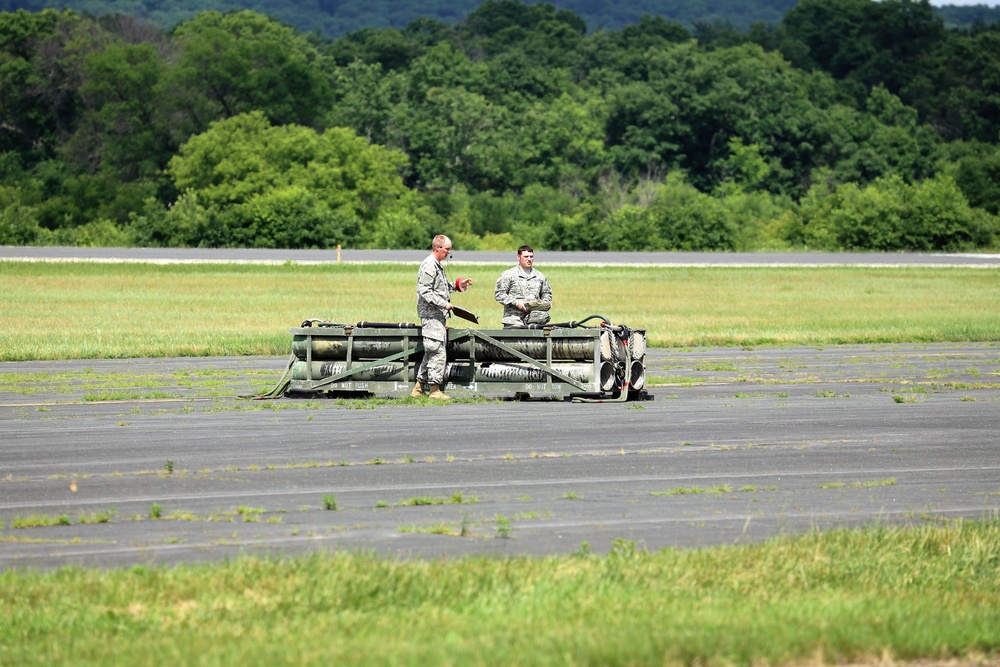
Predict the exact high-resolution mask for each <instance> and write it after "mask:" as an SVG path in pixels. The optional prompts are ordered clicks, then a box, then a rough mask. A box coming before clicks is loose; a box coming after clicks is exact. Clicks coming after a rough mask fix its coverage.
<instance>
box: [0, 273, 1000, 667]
mask: <svg viewBox="0 0 1000 667" xmlns="http://www.w3.org/2000/svg"><path fill="white" fill-rule="evenodd" d="M540 268H542V269H543V270H545V271H546V273H547V274H548V276H549V279H550V281H551V282H552V284H553V287H554V290H555V306H554V308H553V317H554V318H555V319H556V320H569V319H582V318H584V317H586V316H588V315H591V314H600V315H604V316H606V317H608V318H609V319H611V320H612V321H613V322H615V323H623V324H627V325H629V326H631V327H633V328H645V329H646V330H647V331H648V334H649V339H650V342H651V344H653V345H657V346H698V345H744V346H747V345H749V346H763V345H796V344H810V345H826V344H833V343H877V342H931V341H988V340H1000V312H998V310H1000V309H998V308H997V304H1000V272H998V271H996V270H989V269H959V268H954V269H952V268H949V269H939V268H891V269H890V268H879V269H869V268H832V267H831V268H794V269H789V268H705V269H701V268H676V269H673V268H670V269H668V268H655V269H654V268H564V267H552V268H550V269H546V268H545V267H540ZM414 271H415V267H409V266H395V265H365V266H358V265H334V266H301V265H284V266H246V265H193V266H189V265H183V266H169V265H168V266H155V265H139V264H89V263H80V264H29V263H17V262H7V263H0V290H2V293H3V295H4V296H3V297H2V299H0V318H2V321H3V329H2V331H0V360H7V361H10V360H30V359H68V358H119V357H146V356H183V355H258V354H259V355H282V354H287V353H288V351H289V349H290V336H289V334H288V329H289V328H290V327H295V326H298V325H299V323H301V322H302V321H303V320H304V319H307V318H311V317H318V318H323V319H329V320H333V321H338V322H354V321H357V320H362V319H367V320H379V321H415V314H414V312H413V311H414V275H413V274H414ZM451 272H452V273H453V274H454V275H453V277H457V276H458V275H467V276H470V277H472V278H473V279H474V281H475V284H474V286H473V288H472V290H471V291H470V292H468V293H466V294H461V295H456V296H455V299H454V300H455V302H456V303H459V304H460V305H463V306H465V307H466V308H469V309H471V310H473V311H474V312H477V313H478V314H479V315H480V319H481V322H482V324H481V325H480V326H481V327H483V328H496V327H499V319H500V309H499V306H497V304H496V303H495V302H494V301H493V297H492V292H493V282H494V280H495V278H496V276H497V275H498V273H499V269H498V268H497V267H484V266H479V267H477V266H472V267H462V268H461V269H460V270H457V267H452V270H451ZM456 326H463V327H464V326H465V323H464V322H456ZM0 423H2V422H0ZM0 428H5V427H0ZM0 435H2V431H0ZM2 451H3V450H2V445H0V452H2ZM0 465H2V461H0ZM0 472H2V468H0ZM6 528H7V530H5V527H4V526H2V525H0V549H3V548H4V544H5V543H12V542H15V541H16V540H17V539H20V538H18V537H16V536H12V535H11V533H12V532H14V531H12V530H10V528H12V527H11V526H7V527H6ZM998 656H1000V519H998V518H997V517H995V516H984V517H983V518H982V520H981V521H976V522H968V521H965V522H963V521H955V522H942V523H940V524H928V525H916V526H910V527H891V528H890V527H882V526H874V527H870V528H866V529H854V530H837V531H831V532H824V533H820V532H815V533H810V534H807V535H802V536H797V537H786V538H779V539H775V540H771V541H768V542H766V543H762V544H751V545H740V546H733V547H718V548H710V549H698V550H673V549H668V550H664V551H661V552H656V553H646V552H642V551H637V550H636V549H635V546H634V544H632V543H629V542H626V541H621V540H619V541H618V542H616V544H615V546H614V548H613V549H612V551H611V552H610V553H608V554H591V553H589V550H588V549H587V548H586V545H581V548H580V550H579V552H578V553H577V554H574V555H572V556H558V557H557V556H553V557H547V558H511V559H488V558H463V559H458V560H428V561H418V560H414V561H402V562H397V561H392V560H389V559H383V558H378V557H374V556H368V555H364V554H343V553H341V554H335V555H331V556H326V555H312V556H306V557H301V558H287V559H273V560H271V559H263V558H244V559H240V560H236V561H232V562H226V563H217V564H194V565H179V566H176V567H155V568H146V567H136V568H129V569H108V570H99V569H81V568H66V569H61V570H57V571H53V572H37V571H31V570H6V571H2V572H0V665H2V666H6V665H53V664H54V665H102V666H103V665H129V666H131V665H241V666H244V667H247V666H251V665H254V666H255V665H266V666H271V665H341V664H346V665H419V666H423V665H455V666H463V667H464V666H466V665H498V666H499V665H503V666H507V665H526V666H535V665H538V666H548V665H567V666H571V665H595V666H597V665H601V666H603V665H607V666H618V665H621V666H631V665H667V666H683V667H696V666H697V667H730V666H741V667H751V666H753V667H764V666H783V665H787V666H793V665H794V666H800V665H822V664H828V665H839V664H851V663H863V664H870V665H880V666H890V665H893V664H896V663H899V662H910V661H920V664H922V665H926V664H929V663H940V664H942V665H957V664H962V665H972V664H990V665H994V666H996V665H1000V658H998Z"/></svg>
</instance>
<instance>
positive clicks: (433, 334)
mask: <svg viewBox="0 0 1000 667" xmlns="http://www.w3.org/2000/svg"><path fill="white" fill-rule="evenodd" d="M450 253H451V239H450V238H448V237H447V236H445V235H443V234H438V235H437V236H435V237H434V240H433V242H432V244H431V254H430V255H428V256H427V259H425V260H424V261H423V262H421V263H420V269H419V271H418V272H417V316H418V317H419V318H420V327H421V334H422V335H423V341H424V358H423V360H422V361H421V362H420V368H419V369H417V382H416V384H415V385H414V387H413V391H411V392H410V396H413V397H414V398H417V397H420V396H427V397H428V398H432V399H435V400H439V401H447V400H449V399H450V398H451V397H450V396H448V395H447V394H445V393H444V392H443V391H441V387H442V386H443V385H444V381H445V371H446V366H447V361H448V356H447V353H446V351H445V343H446V342H447V338H448V334H447V330H446V329H445V318H446V317H447V316H448V311H449V310H451V309H452V308H453V306H452V305H451V293H452V292H456V291H457V292H464V291H465V290H467V289H468V288H469V285H471V284H472V279H471V278H459V279H457V280H456V281H455V282H454V283H452V282H450V281H449V280H448V276H446V275H445V272H444V267H443V266H441V262H442V261H443V260H444V259H446V258H447V257H449V256H450ZM425 390H426V393H425Z"/></svg>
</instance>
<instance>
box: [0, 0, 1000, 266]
mask: <svg viewBox="0 0 1000 667" xmlns="http://www.w3.org/2000/svg"><path fill="white" fill-rule="evenodd" d="M998 82H1000V27H987V26H984V25H980V26H977V27H976V28H975V29H972V30H954V29H949V28H946V27H945V25H944V24H943V22H942V21H941V19H940V18H938V17H937V15H936V14H935V13H934V11H933V9H932V8H931V7H930V5H929V4H928V3H927V2H926V0H919V1H913V0H885V1H884V2H874V1H873V0H833V1H827V0H802V1H801V2H799V3H798V4H797V5H796V6H795V7H794V8H793V9H791V10H790V11H788V13H787V14H786V15H785V17H784V19H783V20H782V22H781V23H780V24H779V25H766V24H761V23H758V24H754V25H752V26H750V27H749V28H747V29H746V30H743V29H738V28H735V27H733V26H732V25H731V24H725V23H719V22H714V23H713V22H706V23H702V24H698V25H697V26H696V27H695V28H694V29H693V31H692V30H689V29H688V28H686V27H685V26H684V25H682V24H681V23H679V22H677V21H671V20H667V19H664V18H662V17H655V16H652V15H644V16H642V17H641V18H640V19H639V20H638V21H637V22H636V23H633V24H630V25H626V26H624V27H622V28H621V29H620V30H617V31H612V30H599V31H596V32H588V27H587V22H586V21H585V20H584V19H583V18H582V17H581V15H579V14H576V13H574V12H571V11H568V10H565V9H557V8H556V7H555V6H554V5H550V4H525V3H522V2H520V1H519V0H488V1H487V2H485V3H483V4H482V5H480V6H479V7H478V8H477V9H475V11H473V12H472V13H470V14H469V15H468V16H466V17H465V18H464V19H462V20H460V21H458V22H457V23H455V24H454V25H451V24H447V23H444V22H437V21H433V20H428V19H422V20H417V21H413V22H411V23H409V24H408V25H406V26H405V27H404V28H402V29H396V28H384V29H373V28H371V29H365V30H360V31H357V32H354V33H352V34H350V35H348V36H346V37H343V38H340V39H335V40H332V41H324V40H322V39H320V38H318V37H316V36H315V35H309V34H305V33H303V32H300V31H299V30H297V29H296V28H293V27H290V26H288V25H285V24H282V23H279V22H277V21H275V20H274V19H271V18H269V17H266V16H264V15H261V14H257V13H253V12H248V11H243V12H234V13H227V14H221V13H218V12H214V11H208V12H202V13H199V14H197V15H196V16H194V17H193V18H191V19H190V20H187V21H184V22H182V23H180V24H179V25H177V27H176V28H174V29H172V30H171V31H170V32H167V33H164V32H162V31H161V30H160V29H157V28H154V27H151V26H150V25H149V24H145V23H142V22H139V21H137V20H136V19H134V18H129V17H123V16H118V17H113V18H107V17H106V18H100V19H95V18H92V17H89V16H87V15H81V14H77V13H75V12H72V11H52V10H45V11H40V12H37V13H30V12H27V11H17V12H7V13H0V89H2V90H3V92H4V94H3V96H2V98H0V118H2V119H3V120H2V122H0V243H6V244H47V243H60V244H79V245H163V246H183V245H203V246H251V247H332V246H334V245H337V244H342V245H348V246H355V247H357V246H367V247H426V245H427V242H428V238H429V235H430V234H431V233H433V232H438V231H440V232H444V233H448V234H449V235H451V236H452V237H453V238H454V239H455V241H456V243H458V244H459V245H460V246H461V247H465V248H477V247H478V248H504V249H506V248H513V247H516V246H517V245H519V244H520V243H522V242H527V243H531V244H534V245H536V246H538V247H541V248H550V249H566V250H577V249H593V250H601V249H615V250H659V249H683V250H757V249H776V248H814V249H844V248H846V249H868V250H885V251H892V250H949V251H959V250H970V249H976V248H994V247H997V245H998V243H1000V240H998V236H1000V220H998V218H997V213H998V206H1000V185H998V183H1000V180H998V179H997V178H996V176H997V173H998V170H1000V148H998V144H1000V84H998Z"/></svg>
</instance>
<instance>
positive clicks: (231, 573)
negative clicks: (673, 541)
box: [0, 521, 1000, 667]
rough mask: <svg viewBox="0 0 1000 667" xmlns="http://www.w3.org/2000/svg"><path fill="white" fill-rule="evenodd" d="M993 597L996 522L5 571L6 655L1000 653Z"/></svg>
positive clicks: (805, 660) (713, 659)
mask: <svg viewBox="0 0 1000 667" xmlns="http://www.w3.org/2000/svg"><path fill="white" fill-rule="evenodd" d="M998 601H1000V523H998V522H996V521H992V522H983V523H978V522H973V523H953V524H949V525H943V526H936V525H928V526H924V527H920V528H880V527H876V528H872V529H869V530H864V531H861V530H841V531H834V532H828V533H823V534H820V533H811V534H807V535H804V536H800V537H796V538H783V539H778V540H773V541H770V542H767V543H763V544H755V545H743V546H734V547H724V548H712V549H700V550H671V549H668V550H664V551H660V552H657V553H645V552H637V551H636V550H635V547H634V545H632V544H631V543H628V542H624V541H618V542H616V544H615V546H614V547H613V548H612V551H611V552H610V553H609V554H608V555H606V556H593V555H589V554H587V553H586V552H585V551H582V552H580V553H578V554H576V555H572V556H561V557H547V558H510V559H502V560H501V559H489V558H465V559H461V560H451V561H447V560H435V561H409V562H395V561H390V560H385V559H376V558H372V557H367V556H363V555H350V554H336V555H332V556H324V555H313V556H306V557H301V558H296V559H286V560H267V559H260V558H252V559H251V558H246V559H240V560H236V561H232V562H228V563H222V564H215V565H198V566H180V567H176V568H162V567H161V568H145V567H136V568H131V569H128V570H109V571H103V570H83V569H64V570H60V571H58V572H53V573H24V572H10V571H8V572H0V602H2V605H0V664H3V665H43V664H45V665H51V664H57V665H243V666H249V665H267V666H276V665H455V666H465V665H532V666H533V665H539V666H542V665H545V666H547V665H602V666H618V665H621V666H626V665H678V666H681V665H683V666H685V667H693V666H695V665H698V666H704V667H715V666H719V667H722V666H728V665H743V666H750V665H806V664H808V665H820V664H845V663H869V664H878V665H891V664H894V662H896V661H909V660H916V659H925V660H926V659H937V660H942V661H948V660H951V659H960V660H964V664H974V663H976V662H979V661H982V660H985V659H990V658H992V660H993V661H994V664H995V661H996V652H997V651H998V649H1000V602H998ZM944 664H950V665H955V664H958V663H956V662H944Z"/></svg>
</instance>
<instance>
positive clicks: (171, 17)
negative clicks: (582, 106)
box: [0, 0, 796, 38]
mask: <svg viewBox="0 0 1000 667" xmlns="http://www.w3.org/2000/svg"><path fill="white" fill-rule="evenodd" d="M528 1H529V4H533V3H532V0H528ZM481 2H482V0H0V11H8V12H10V11H16V10H18V9H26V10H28V11H39V10H42V9H46V8H53V9H73V10H75V11H78V12H86V13H89V14H91V15H93V16H101V15H106V14H127V15H131V16H135V17H139V18H143V19H147V20H150V21H152V22H153V23H155V24H157V25H158V26H159V27H161V28H164V29H170V28H172V27H173V26H175V25H177V24H178V23H180V22H181V21H184V20H186V19H189V18H191V17H192V16H194V15H195V14H197V13H198V12H201V11H207V10H215V11H219V12H223V13H225V12H227V11H229V10H239V9H250V10H253V11H255V12H258V13H260V14H266V15H268V16H271V17H272V18H275V19H278V20H279V21H282V22H283V23H287V24H289V25H292V26H294V27H296V28H298V29H299V30H301V31H303V32H316V33H318V34H320V35H322V36H324V37H327V38H336V37H341V36H343V35H345V34H347V33H351V32H355V31H358V30H361V29H363V28H387V27H394V28H402V27H404V26H406V25H407V24H409V23H410V22H411V21H414V20H416V19H419V18H428V19H432V20H438V21H442V22H444V23H448V24H454V23H456V22H457V21H459V20H461V19H462V18H464V17H465V16H466V15H467V14H469V13H471V12H472V11H473V10H475V9H476V7H478V6H479V5H480V4H481ZM550 4H553V5H555V6H556V7H557V8H558V9H568V10H570V11H572V12H574V13H575V14H578V15H579V16H580V17H581V18H583V20H584V21H586V23H587V27H588V29H589V30H590V31H594V30H597V29H601V28H602V29H604V30H619V29H621V28H622V27H624V26H626V25H633V24H635V23H638V21H639V18H640V17H641V16H642V15H643V14H649V15H652V16H663V17H665V18H669V19H674V20H676V21H679V22H680V23H682V24H685V25H687V26H689V27H691V26H694V25H696V24H697V23H700V22H728V23H730V24H731V25H732V26H733V27H736V28H746V27H747V26H749V25H750V24H752V23H755V22H764V23H772V24H773V23H778V22H779V21H780V20H781V17H782V16H784V15H785V13H786V12H787V11H788V10H789V9H791V8H792V7H794V6H795V4H796V0H631V1H630V2H621V0H558V1H557V2H554V3H550Z"/></svg>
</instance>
